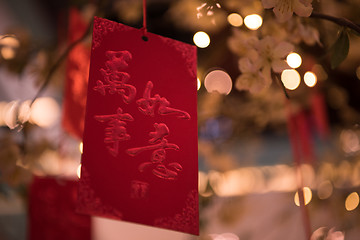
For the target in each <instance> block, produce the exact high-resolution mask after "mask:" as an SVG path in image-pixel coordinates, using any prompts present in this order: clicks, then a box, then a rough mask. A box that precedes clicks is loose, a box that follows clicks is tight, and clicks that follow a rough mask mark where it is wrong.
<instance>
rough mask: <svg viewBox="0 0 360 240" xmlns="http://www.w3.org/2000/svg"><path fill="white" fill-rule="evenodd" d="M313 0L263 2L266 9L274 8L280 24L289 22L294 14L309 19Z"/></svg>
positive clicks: (264, 0)
mask: <svg viewBox="0 0 360 240" xmlns="http://www.w3.org/2000/svg"><path fill="white" fill-rule="evenodd" d="M311 2H312V0H262V4H263V7H264V8H265V9H268V8H272V9H273V11H274V13H275V16H276V18H277V19H278V20H279V21H280V22H285V21H287V20H289V19H290V18H291V17H292V15H293V13H296V14H297V15H298V16H300V17H309V16H310V15H311V13H312V10H313V8H312V5H311Z"/></svg>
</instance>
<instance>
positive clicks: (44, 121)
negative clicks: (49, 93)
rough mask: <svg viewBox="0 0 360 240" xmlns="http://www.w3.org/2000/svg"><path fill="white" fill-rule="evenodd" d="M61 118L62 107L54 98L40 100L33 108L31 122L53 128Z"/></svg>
mask: <svg viewBox="0 0 360 240" xmlns="http://www.w3.org/2000/svg"><path fill="white" fill-rule="evenodd" d="M59 117H60V107H59V104H58V103H57V102H56V101H55V99H53V98H49V97H44V98H38V99H36V100H35V102H34V103H33V105H32V106H31V115H30V122H31V123H34V124H36V125H38V126H40V127H45V128H46V127H51V126H53V125H54V124H55V122H56V121H57V120H58V119H59Z"/></svg>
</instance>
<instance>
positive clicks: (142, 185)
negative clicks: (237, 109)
mask: <svg viewBox="0 0 360 240" xmlns="http://www.w3.org/2000/svg"><path fill="white" fill-rule="evenodd" d="M142 34H143V31H142V30H140V29H135V28H131V27H128V26H124V25H122V24H119V23H115V22H112V21H108V20H105V19H101V18H95V20H94V31H93V43H92V52H91V63H90V77H89V87H88V99H87V107H86V117H85V130H84V139H83V141H84V153H83V156H82V173H81V179H80V188H79V192H80V196H79V204H78V209H79V211H80V212H83V213H88V214H94V215H99V216H103V217H108V218H115V219H121V220H124V221H130V222H134V223H140V224H146V225H150V226H157V227H161V228H166V229H171V230H176V231H181V232H186V233H191V234H198V231H199V219H198V191H197V189H198V179H197V176H198V166H197V161H198V160H197V159H198V155H197V103H196V100H197V99H196V98H197V90H196V85H197V81H196V47H194V46H191V45H188V44H185V43H182V42H178V41H175V40H172V39H169V38H165V37H162V36H158V35H155V34H151V33H147V37H148V41H144V40H143V39H142Z"/></svg>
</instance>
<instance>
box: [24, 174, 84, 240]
mask: <svg viewBox="0 0 360 240" xmlns="http://www.w3.org/2000/svg"><path fill="white" fill-rule="evenodd" d="M77 188H78V181H73V180H68V179H55V178H52V177H34V179H33V182H32V184H31V186H30V188H29V190H30V192H29V224H28V226H29V230H28V239H29V240H38V239H42V240H63V239H69V240H90V239H91V218H90V217H89V216H87V215H83V214H78V213H76V212H75V209H76V202H77V196H78V193H77Z"/></svg>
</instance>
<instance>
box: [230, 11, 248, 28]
mask: <svg viewBox="0 0 360 240" xmlns="http://www.w3.org/2000/svg"><path fill="white" fill-rule="evenodd" d="M227 20H228V22H229V23H230V25H232V26H234V27H240V26H241V25H243V22H244V20H243V18H242V17H241V16H240V15H239V14H238V13H231V14H229V16H228V17H227Z"/></svg>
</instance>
